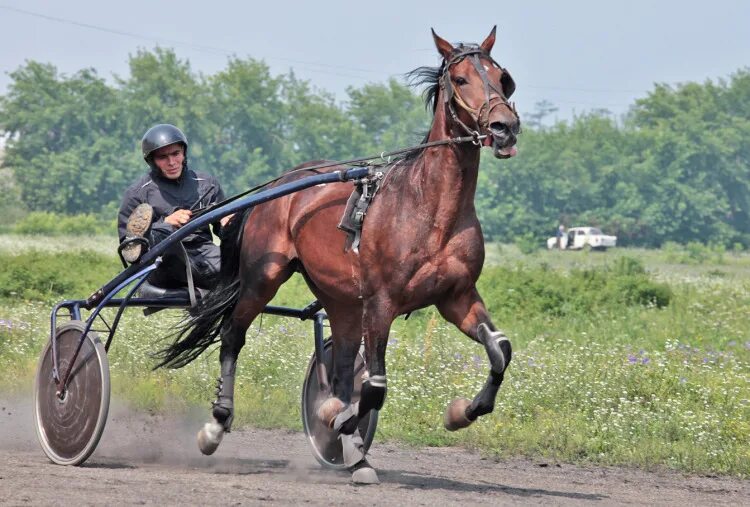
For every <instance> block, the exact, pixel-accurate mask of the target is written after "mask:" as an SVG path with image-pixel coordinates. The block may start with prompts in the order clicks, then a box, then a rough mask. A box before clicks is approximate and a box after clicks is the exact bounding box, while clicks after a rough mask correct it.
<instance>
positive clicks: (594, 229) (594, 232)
mask: <svg viewBox="0 0 750 507" xmlns="http://www.w3.org/2000/svg"><path fill="white" fill-rule="evenodd" d="M601 233H602V231H600V230H599V229H597V228H596V227H592V228H591V232H590V233H589V234H601Z"/></svg>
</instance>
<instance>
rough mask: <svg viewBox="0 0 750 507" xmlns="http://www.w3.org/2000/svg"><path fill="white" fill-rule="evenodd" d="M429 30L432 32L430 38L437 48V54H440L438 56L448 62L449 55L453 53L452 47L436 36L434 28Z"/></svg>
mask: <svg viewBox="0 0 750 507" xmlns="http://www.w3.org/2000/svg"><path fill="white" fill-rule="evenodd" d="M430 30H432V38H433V39H435V46H436V47H437V50H438V53H440V55H441V56H442V57H443V58H445V59H446V60H450V58H451V53H453V46H452V45H451V43H450V42H448V41H447V40H445V39H443V38H441V37H440V36H439V35H438V34H436V33H435V29H434V28H431V29H430Z"/></svg>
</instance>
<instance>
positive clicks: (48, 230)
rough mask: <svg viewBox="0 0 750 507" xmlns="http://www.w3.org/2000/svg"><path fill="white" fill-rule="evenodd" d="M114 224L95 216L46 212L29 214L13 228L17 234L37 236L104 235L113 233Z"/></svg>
mask: <svg viewBox="0 0 750 507" xmlns="http://www.w3.org/2000/svg"><path fill="white" fill-rule="evenodd" d="M114 228H115V226H114V224H113V223H112V222H107V221H104V220H102V219H100V218H98V217H97V216H96V215H92V214H83V215H58V214H57V213H49V212H47V211H34V212H33V213H29V214H28V215H27V216H26V217H25V218H24V219H23V220H21V221H20V222H18V224H16V226H15V229H14V230H15V232H16V233H18V234H39V235H45V236H60V235H73V236H84V235H88V234H106V233H113V232H114Z"/></svg>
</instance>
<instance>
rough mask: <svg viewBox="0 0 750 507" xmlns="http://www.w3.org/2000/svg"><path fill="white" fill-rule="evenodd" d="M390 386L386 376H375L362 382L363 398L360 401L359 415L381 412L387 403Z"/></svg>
mask: <svg viewBox="0 0 750 507" xmlns="http://www.w3.org/2000/svg"><path fill="white" fill-rule="evenodd" d="M387 392H388V385H387V381H386V378H385V375H373V376H372V377H369V378H367V379H365V380H364V381H363V382H362V396H361V397H360V400H359V414H360V416H364V415H365V414H366V413H367V412H369V411H370V410H380V409H381V408H382V407H383V403H385V395H386V394H387Z"/></svg>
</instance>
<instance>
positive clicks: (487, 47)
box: [479, 25, 497, 54]
mask: <svg viewBox="0 0 750 507" xmlns="http://www.w3.org/2000/svg"><path fill="white" fill-rule="evenodd" d="M495 32H497V25H495V26H493V27H492V31H491V32H490V34H489V35H488V36H487V38H486V39H484V42H482V43H481V44H480V45H479V47H481V48H482V49H483V50H484V51H485V52H486V53H487V54H489V53H490V51H492V46H494V45H495Z"/></svg>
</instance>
